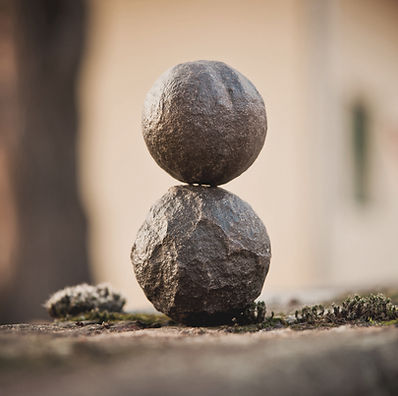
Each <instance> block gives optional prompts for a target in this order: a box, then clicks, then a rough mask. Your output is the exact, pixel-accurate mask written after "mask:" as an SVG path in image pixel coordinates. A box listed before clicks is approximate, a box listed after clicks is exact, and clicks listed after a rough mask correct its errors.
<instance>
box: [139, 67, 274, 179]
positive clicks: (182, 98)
mask: <svg viewBox="0 0 398 396" xmlns="http://www.w3.org/2000/svg"><path fill="white" fill-rule="evenodd" d="M142 126H143V135H144V138H145V142H146V144H147V146H148V149H149V152H150V153H151V155H152V157H153V158H154V159H155V161H156V162H157V163H158V165H159V166H160V167H161V168H163V169H164V170H165V171H167V172H168V173H169V174H170V175H171V176H173V177H175V178H176V179H178V180H181V181H183V182H187V183H198V184H208V185H219V184H224V183H227V182H228V181H230V180H232V179H234V178H235V177H237V176H239V175H240V174H241V173H243V172H244V171H245V170H246V169H247V168H249V166H250V165H251V164H252V163H253V162H254V160H255V159H256V158H257V156H258V154H259V153H260V151H261V148H262V147H263V145H264V141H265V136H266V132H267V119H266V113H265V107H264V102H263V99H262V97H261V96H260V94H259V93H258V91H257V89H256V88H255V87H254V85H253V84H252V83H251V82H250V81H249V80H248V79H247V78H246V77H244V76H243V75H242V74H240V73H239V72H238V71H236V70H234V69H232V68H231V67H229V66H228V65H226V64H225V63H223V62H214V61H196V62H188V63H183V64H180V65H177V66H174V67H173V68H171V69H170V70H168V71H166V72H165V73H164V74H163V75H162V76H161V77H160V78H159V79H158V80H157V81H156V83H155V84H154V86H153V87H152V88H151V90H150V91H149V92H148V94H147V97H146V99H145V104H144V111H143V117H142Z"/></svg>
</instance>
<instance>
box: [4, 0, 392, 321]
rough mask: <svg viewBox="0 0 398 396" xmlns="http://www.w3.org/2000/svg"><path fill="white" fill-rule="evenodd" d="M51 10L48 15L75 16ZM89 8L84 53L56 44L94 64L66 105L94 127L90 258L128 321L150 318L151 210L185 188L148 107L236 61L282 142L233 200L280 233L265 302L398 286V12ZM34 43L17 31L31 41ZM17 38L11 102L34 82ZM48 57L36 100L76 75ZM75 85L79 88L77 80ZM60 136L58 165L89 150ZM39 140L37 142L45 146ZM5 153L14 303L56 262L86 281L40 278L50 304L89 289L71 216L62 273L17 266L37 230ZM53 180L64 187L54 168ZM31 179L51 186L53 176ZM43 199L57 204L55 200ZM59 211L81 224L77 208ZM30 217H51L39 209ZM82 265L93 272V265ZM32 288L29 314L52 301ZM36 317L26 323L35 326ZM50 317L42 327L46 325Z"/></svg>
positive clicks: (86, 178)
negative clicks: (172, 80) (200, 65)
mask: <svg viewBox="0 0 398 396" xmlns="http://www.w3.org/2000/svg"><path fill="white" fill-rule="evenodd" d="M41 2H42V3H44V4H45V5H46V4H47V6H48V4H49V3H52V4H61V5H62V4H63V5H65V3H68V2H67V1H64V2H62V1H60V0H58V1H55V0H54V1H53V2H49V1H47V2H46V1H44V0H41V1H38V3H41ZM22 3H29V2H27V1H25V2H23V1H22ZM31 3H32V4H33V3H34V4H38V3H35V2H31ZM81 4H82V6H83V5H84V3H81ZM85 5H86V7H85V12H84V14H82V15H85V18H84V19H81V21H84V22H80V23H81V24H82V26H84V29H83V31H84V32H85V35H84V34H83V32H82V33H81V34H82V36H81V38H80V40H77V42H75V44H73V46H72V44H68V43H65V41H63V42H62V41H61V42H59V43H58V44H57V43H56V42H55V41H51V43H53V45H55V46H56V48H57V51H56V53H59V54H60V56H64V57H65V61H67V60H68V59H71V52H68V51H70V50H71V48H75V51H77V53H79V45H81V44H82V43H85V45H84V51H83V52H82V53H81V54H80V56H79V57H78V58H76V59H78V63H74V64H78V65H80V67H79V68H78V72H77V75H76V76H75V77H76V80H73V78H72V79H71V77H66V74H63V75H62V76H58V77H59V78H60V79H61V80H62V78H66V79H67V81H68V83H67V84H65V85H62V86H56V88H55V90H56V92H57V93H58V94H59V95H62V94H63V93H64V92H65V90H66V89H67V88H68V87H74V88H76V92H72V94H73V95H75V96H74V99H75V105H76V111H77V112H78V114H80V123H79V124H78V125H79V129H78V130H79V134H78V135H77V137H76V138H77V141H73V139H72V141H71V142H69V143H68V147H69V148H70V150H72V151H69V152H70V153H73V152H74V151H73V150H74V148H76V149H77V153H78V157H77V164H78V168H77V169H78V171H77V172H76V174H75V176H76V177H75V185H76V186H78V188H79V196H80V198H81V202H82V204H83V208H84V212H85V214H86V216H87V221H88V234H87V238H88V239H87V241H88V243H87V245H86V247H87V251H88V257H89V260H88V261H89V266H90V270H91V276H92V280H93V281H94V282H99V281H109V282H111V283H112V284H113V285H114V286H115V287H117V288H118V289H120V290H121V291H122V292H123V293H125V294H126V295H127V296H128V302H129V304H128V308H131V309H146V308H148V307H149V306H150V305H149V303H148V302H147V300H146V298H145V296H144V295H143V293H142V291H141V290H140V288H139V286H138V285H137V283H136V281H135V277H134V275H133V271H132V266H131V264H130V260H129V254H130V249H131V245H132V243H133V241H134V238H135V235H136V233H137V230H138V228H139V226H140V225H141V223H142V222H143V221H144V219H145V216H146V213H147V212H148V210H149V207H150V206H151V205H152V203H153V202H154V201H156V200H157V199H159V198H160V197H161V196H162V195H163V194H164V193H165V192H166V191H167V189H168V187H169V186H172V185H174V184H178V182H177V181H175V180H173V179H172V178H171V177H169V176H168V175H167V174H166V173H165V172H164V171H162V170H161V169H160V168H159V167H158V166H157V165H156V164H155V162H154V161H153V160H152V158H151V157H150V155H149V153H148V151H147V149H146V147H145V144H144V141H143V138H142V136H141V130H140V116H141V108H142V104H143V100H144V97H145V94H146V92H147V91H148V89H149V88H150V87H151V85H152V84H153V82H154V81H155V80H156V78H157V77H158V76H159V75H160V74H161V73H162V72H163V71H165V70H166V69H168V68H169V67H172V66H173V65H175V64H177V63H181V62H185V61H192V60H197V59H211V60H220V61H224V62H226V63H227V64H229V65H231V66H232V67H234V68H236V69H237V70H239V71H240V72H242V73H243V74H244V75H246V76H247V77H248V78H249V79H250V80H251V81H252V82H253V83H254V84H255V85H256V87H257V88H258V90H259V92H260V93H261V94H262V96H263V98H264V101H265V104H266V108H267V112H268V119H269V129H268V136H267V140H266V143H265V146H264V149H263V151H262V152H261V154H260V156H259V158H258V159H257V161H256V162H255V163H254V164H253V166H252V167H251V168H250V169H249V170H248V171H247V172H245V173H244V174H243V175H241V176H240V177H239V178H238V179H236V180H234V181H232V182H230V183H228V184H227V185H225V186H224V188H226V189H228V190H230V191H232V192H233V193H236V194H237V195H239V196H240V197H241V198H243V199H244V200H246V201H248V202H249V203H250V204H251V205H252V207H253V208H254V209H255V211H256V212H257V213H258V214H259V216H260V217H261V218H262V219H263V221H264V223H265V224H266V226H267V228H268V231H269V234H270V237H271V242H272V248H273V259H272V262H271V268H270V272H269V275H268V277H267V280H266V283H265V287H264V292H265V294H267V293H272V292H275V293H276V292H277V293H284V292H288V291H289V290H293V289H299V288H314V287H318V288H320V287H347V288H352V289H355V288H361V287H379V286H383V285H388V284H391V283H395V284H396V283H397V280H398V249H397V248H396V245H397V235H398V74H397V70H398V45H397V44H398V24H397V23H396V21H397V20H398V3H397V2H396V1H394V0H323V1H318V0H287V1H283V2H282V1H277V0H263V1H254V0H248V1H244V2H243V1H233V0H229V1H224V0H220V1H216V2H215V1H208V0H203V1H195V2H194V1H182V0H168V1H161V0H150V1H149V0H147V1H139V0H131V1H129V0H113V1H106V0H91V1H89V2H87V3H85ZM32 7H34V6H32ZM83 8H84V7H83ZM60 10H61V11H58V13H59V15H61V16H59V17H58V18H61V20H62V17H65V15H68V12H66V11H65V10H63V8H60ZM62 10H63V11H62ZM48 18H49V20H51V21H53V22H52V24H50V25H51V26H52V27H53V29H55V27H57V26H59V24H60V19H58V20H55V22H54V16H53V15H52V14H51V13H50V15H49V16H48ZM30 19H31V18H30V17H29V20H30ZM7 20H8V19H7ZM36 23H39V22H37V21H36ZM76 23H77V22H76V21H75V22H70V23H69V29H71V30H72V31H74V32H76V31H79V28H78V26H80V25H79V23H77V24H76ZM62 26H66V25H62ZM21 29H22V28H21V27H20V26H19V25H18V24H16V33H18V34H19V33H20V31H21ZM55 31H56V32H58V33H59V31H60V30H59V29H55ZM66 31H68V29H66ZM65 34H67V33H64V35H65ZM17 36H18V35H17ZM17 36H14V35H13V34H9V36H7V37H8V39H7V38H5V37H6V34H4V32H3V33H2V37H3V42H5V43H8V44H7V45H8V47H7V48H8V49H9V53H8V57H7V59H9V60H12V59H14V58H15V59H16V61H15V64H13V63H12V62H11V61H10V62H9V65H8V68H7V70H8V71H7V73H9V74H8V75H7V76H8V77H6V78H5V77H4V76H5V75H6V74H5V72H4V71H3V68H2V69H1V79H2V80H1V81H2V83H1V84H2V87H7V86H9V85H10V84H11V83H12V81H15V85H16V86H18V79H20V71H18V72H15V70H20V68H19V69H18V59H20V58H18V56H17V57H14V55H12V51H13V48H14V47H16V48H19V47H18V45H19V44H18V42H17V43H16V44H15V43H14V44H10V42H11V43H12V42H13V40H15V38H14V37H17ZM60 36H61V37H64V36H63V35H62V34H60ZM46 37H47V36H46V35H45V36H44V37H43V38H42V39H46ZM49 37H52V39H51V40H55V39H54V38H53V37H56V35H55V36H54V32H53V31H52V32H51V34H50V33H49ZM47 40H49V39H48V38H47ZM10 54H11V55H10ZM42 54H43V55H42V56H44V57H45V59H47V61H48V62H49V65H48V69H46V73H42V74H40V75H35V76H34V77H35V79H36V86H35V90H36V92H40V89H42V85H43V84H44V83H45V82H48V81H49V75H48V73H50V74H51V73H55V72H56V71H57V70H59V69H60V68H62V64H63V63H62V62H60V63H57V62H55V61H54V57H53V53H52V52H51V51H50V50H49V48H47V47H46V48H44V49H43V52H42ZM62 54H64V55H62ZM65 54H67V55H65ZM25 66H27V67H29V64H26V65H25ZM72 69H73V68H72ZM63 73H66V72H65V71H63ZM69 73H70V74H71V75H72V76H74V75H75V74H76V73H75V74H73V73H74V71H73V70H72V71H71V69H69ZM11 77H12V78H11ZM68 78H69V79H68ZM50 85H51V86H54V84H50ZM4 92H6V93H5V94H2V106H3V107H4V106H6V107H7V106H8V107H9V109H11V108H15V107H16V106H13V105H12V103H13V100H14V99H13V97H14V96H15V95H14V94H13V93H14V92H15V90H14V89H12V87H11V88H9V89H8V91H4ZM18 92H19V96H21V93H20V91H18ZM13 95H14V96H13ZM22 96H23V95H22ZM28 104H29V105H30V106H36V110H35V111H39V110H40V112H41V113H42V114H43V117H44V119H46V117H45V114H47V118H51V117H54V114H55V113H54V111H53V110H52V108H51V105H52V101H50V102H49V103H44V104H43V103H41V102H39V101H37V98H31V99H30V100H29V101H28ZM39 104H40V109H37V106H39ZM72 107H73V105H72ZM7 114H11V113H10V111H7ZM56 114H57V117H56V119H57V120H60V121H59V123H58V124H60V123H61V120H63V121H62V123H64V122H67V119H68V117H69V119H70V117H72V118H73V116H71V114H70V113H69V116H68V115H66V114H62V115H60V114H59V113H56ZM15 118H16V120H17V121H19V120H20V118H19V117H15ZM15 128H17V127H15ZM2 129H3V127H2ZM54 129H57V128H56V126H54V124H50V125H49V126H48V133H49V136H51V139H52V140H51V141H49V145H48V150H52V149H53V150H54V153H57V151H56V149H57V147H58V148H59V146H60V143H59V142H60V141H62V139H63V137H64V136H65V135H66V134H68V133H72V136H73V130H75V125H74V124H73V123H72V124H67V126H66V127H65V130H63V131H62V132H59V135H57V134H54V133H52V134H51V131H54ZM4 130H6V129H4ZM71 131H72V132H71ZM27 133H28V132H27ZM29 133H32V140H33V141H35V139H36V138H35V137H34V135H33V132H30V131H29ZM1 136H2V138H3V136H6V134H4V133H2V135H1ZM69 136H70V135H69ZM4 141H5V140H4V139H3V140H2V141H1V142H0V143H1V146H0V166H1V170H0V186H1V200H2V209H1V210H2V212H1V214H2V217H1V220H2V224H3V225H2V226H1V232H2V236H1V238H2V241H1V243H2V252H1V262H0V279H1V280H2V281H1V280H0V287H2V288H3V290H6V289H7V290H10V286H9V285H14V286H13V287H12V288H11V289H12V293H17V290H18V289H17V286H15V285H16V284H15V279H16V278H15V275H13V274H15V268H16V267H18V268H22V269H23V270H24V269H25V268H26V267H27V266H29V265H30V266H33V268H36V269H38V270H37V271H39V269H40V268H41V265H42V264H39V263H41V262H42V261H43V260H44V259H45V260H50V261H51V264H52V265H53V267H54V269H56V268H58V267H63V268H65V267H66V268H67V271H66V272H68V273H69V274H74V276H72V275H68V276H69V278H68V277H66V275H62V276H61V275H60V276H58V280H57V282H55V280H54V279H53V278H51V277H48V276H47V274H46V272H45V270H43V271H44V272H41V270H40V271H39V272H40V274H41V277H42V278H43V279H44V283H45V286H44V285H42V284H40V290H41V294H40V296H38V297H37V298H36V300H37V301H38V299H40V298H43V296H44V295H46V293H47V294H48V293H49V292H50V291H53V290H56V289H57V288H58V287H59V284H61V283H63V284H68V283H70V282H72V281H73V282H75V281H76V282H77V281H81V280H85V279H87V278H88V274H86V273H79V271H78V270H77V269H76V265H75V266H74V265H73V264H72V262H73V263H74V264H76V263H77V262H79V264H78V266H77V267H78V268H84V267H85V266H86V264H85V259H82V260H81V261H79V259H76V257H75V256H72V254H71V252H78V250H76V246H77V245H78V243H77V242H76V240H73V239H71V238H70V237H68V238H65V237H64V235H62V232H63V231H62V230H64V229H65V227H66V228H68V225H69V224H70V222H71V220H70V219H71V218H72V217H71V213H68V214H67V215H66V216H65V217H59V218H57V219H54V221H55V224H56V227H55V228H51V227H50V228H49V229H50V230H51V232H50V235H52V236H54V239H59V238H61V239H62V240H63V241H64V245H63V246H64V250H62V251H60V250H58V252H59V253H58V256H57V257H58V258H54V257H51V258H48V257H47V256H46V254H47V253H45V252H44V251H40V252H37V254H34V255H32V254H29V256H28V258H25V259H21V260H19V264H18V265H17V264H16V263H17V261H15V254H13V253H12V252H15V251H18V249H20V248H19V247H18V246H20V242H19V241H20V240H21V235H22V231H21V229H20V227H21V226H18V224H19V222H18V221H17V220H15V218H16V219H18V218H21V217H22V218H26V214H24V212H21V209H20V208H19V207H18V205H17V204H15V202H18V199H17V198H16V197H15V192H13V191H14V190H13V188H12V184H13V183H12V180H13V176H12V175H11V176H10V172H9V171H8V170H7V163H8V162H7V161H6V160H5V158H8V157H10V155H9V154H8V153H10V150H8V149H7V147H9V146H10V144H8V146H6V144H5V143H4ZM57 142H58V143H57ZM15 144H17V143H15ZM24 150H26V148H24ZM54 155H55V157H58V155H59V154H54ZM74 160H75V158H74V157H73V155H71V156H70V157H63V162H65V161H66V163H68V164H69V165H70V166H72V167H73V163H74ZM11 162H12V161H11ZM46 169H48V172H49V173H50V174H52V175H58V169H57V166H56V165H54V162H51V164H50V163H49V165H48V167H47V168H46ZM32 172H33V171H32ZM31 177H34V178H35V180H41V177H42V175H40V174H39V173H37V174H32V175H31ZM54 177H55V176H54ZM58 178H59V177H58ZM56 179H57V178H56ZM62 179H63V178H62ZM73 186H74V184H73V182H72V181H70V183H69V184H65V185H63V187H62V186H61V184H60V185H57V184H54V185H52V188H53V189H54V190H53V192H52V193H51V197H53V198H52V199H50V200H49V201H50V202H53V201H54V200H56V202H60V200H62V199H63V198H62V197H64V196H65V194H67V192H70V191H73V188H74V187H73ZM40 187H43V188H42V189H41V191H42V193H44V194H48V193H46V192H45V191H46V188H47V186H45V185H43V186H40ZM37 188H39V186H37ZM54 191H55V192H54ZM59 192H60V194H58V193H59ZM7 194H8V195H7ZM13 194H14V196H13ZM19 194H20V195H21V194H22V196H23V195H24V194H25V192H20V193H19ZM30 194H31V192H30ZM17 195H18V193H17ZM25 195H26V194H25ZM72 195H73V194H72ZM72 198H73V197H72ZM72 201H73V199H72ZM47 206H48V207H51V204H47ZM57 207H58V209H57V210H58V211H59V212H61V213H64V214H66V212H65V210H64V206H62V205H58V206H57ZM30 213H36V214H37V213H38V212H36V208H31V209H30ZM40 213H42V212H40ZM73 213H79V209H78V208H77V209H76V210H75V211H74V212H73ZM37 224H38V225H39V226H38V228H36V230H35V232H34V233H36V234H41V233H43V232H47V231H44V230H45V229H46V230H47V229H48V225H45V224H42V223H40V220H38V223H37ZM18 227H19V228H18ZM84 227H85V226H84V224H83V223H82V224H81V225H80V226H79V227H75V226H73V227H72V226H71V227H70V229H75V230H77V229H80V232H83V233H82V234H76V235H78V237H77V238H75V239H77V240H78V241H83V242H84V241H85V231H84V230H85V228H84ZM82 230H83V231H82ZM30 232H32V230H31V231H30ZM24 243H27V242H24ZM51 244H53V242H51V241H50V240H49V243H48V244H46V243H44V244H43V249H46V246H47V247H48V246H51ZM28 245H29V243H28ZM7 249H8V250H7ZM79 249H80V248H79ZM5 252H9V253H7V254H5ZM10 252H11V253H10ZM77 254H78V256H79V255H80V257H81V258H82V257H84V254H85V253H84V252H83V251H82V252H80V253H77ZM65 262H68V263H71V265H70V266H69V265H67V264H65ZM37 271H36V272H37ZM22 272H23V271H22ZM54 272H55V273H56V270H54ZM29 276H30V278H29V279H30V280H32V282H33V283H32V282H31V283H32V284H33V286H32V289H31V290H29V291H28V293H25V291H21V290H18V292H19V293H21V295H22V299H25V300H26V299H30V300H32V298H33V297H32V296H33V295H34V294H35V291H34V289H36V288H37V285H36V284H35V282H36V279H35V278H34V277H33V275H29ZM13 279H14V281H13ZM13 282H14V283H13ZM42 283H43V282H42ZM9 294H10V292H8V295H9ZM36 294H37V293H36ZM36 300H35V304H36V305H37V301H36ZM32 301H33V300H32ZM42 314H44V311H43V312H42ZM32 315H33V314H32V313H30V311H25V316H26V318H29V317H31V316H32ZM39 315H40V312H37V311H34V316H39ZM0 320H1V318H0Z"/></svg>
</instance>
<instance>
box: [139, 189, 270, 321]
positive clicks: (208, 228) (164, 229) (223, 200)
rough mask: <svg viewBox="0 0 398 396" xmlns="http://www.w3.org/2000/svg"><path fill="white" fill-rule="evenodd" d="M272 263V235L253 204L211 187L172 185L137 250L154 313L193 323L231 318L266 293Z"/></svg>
mask: <svg viewBox="0 0 398 396" xmlns="http://www.w3.org/2000/svg"><path fill="white" fill-rule="evenodd" d="M270 258H271V250H270V241H269V238H268V235H267V231H266V229H265V227H264V224H263V223H262V221H261V220H260V218H259V217H258V216H257V215H256V213H255V212H254V211H253V209H252V208H251V207H250V205H248V204H247V203H246V202H244V201H242V200H241V199H240V198H239V197H237V196H236V195H234V194H232V193H230V192H228V191H226V190H223V189H221V188H213V187H204V186H176V187H171V188H170V189H169V190H168V192H167V193H166V194H165V195H164V196H163V197H162V198H161V199H160V200H159V201H158V202H156V203H155V204H154V205H153V206H152V208H151V209H150V212H149V215H148V216H147V218H146V221H145V222H144V224H143V225H142V226H141V228H140V230H139V232H138V235H137V239H136V241H135V243H134V246H133V249H132V253H131V259H132V262H133V265H134V269H135V273H136V277H137V280H138V283H139V284H140V286H141V287H142V289H143V290H144V292H145V294H146V296H147V297H148V299H149V300H150V301H151V302H152V303H153V305H154V306H155V308H156V309H158V310H159V311H161V312H163V313H165V314H166V315H168V316H170V317H171V318H173V319H174V320H176V321H179V322H183V323H187V324H212V323H214V324H215V323H227V322H228V321H230V320H231V319H232V318H233V317H234V316H235V315H236V314H238V313H239V312H241V311H242V310H243V309H245V308H246V307H247V306H248V305H249V304H251V303H252V302H253V301H254V300H255V298H256V297H258V296H259V294H260V292H261V289H262V286H263V283H264V279H265V276H266V274H267V272H268V268H269V263H270Z"/></svg>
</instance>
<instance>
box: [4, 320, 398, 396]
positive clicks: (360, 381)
mask: <svg viewBox="0 0 398 396" xmlns="http://www.w3.org/2000/svg"><path fill="white" fill-rule="evenodd" d="M397 357H398V328H397V326H396V325H390V326H371V327H363V326H362V327H358V326H340V327H335V328H330V329H313V330H304V331H295V330H292V329H289V328H285V329H278V330H272V331H267V330H265V329H264V330H259V331H256V332H243V333H231V332H229V331H227V330H226V329H225V328H201V327H196V328H192V327H183V326H165V327H161V328H146V329H142V328H141V327H140V326H139V325H137V323H136V322H134V321H130V322H129V321H119V322H115V323H105V322H104V323H102V324H99V323H94V322H58V323H57V322H54V323H41V324H18V325H3V326H0V394H1V395H2V396H8V395H13V396H17V395H26V394H29V395H30V396H34V395H42V396H47V395H51V396H53V395H60V396H62V395H82V396H83V395H98V396H102V395H132V394H134V395H159V394H160V395H187V394H189V395H199V394H200V395H221V394H227V395H293V394H294V395H397V394H398V359H397Z"/></svg>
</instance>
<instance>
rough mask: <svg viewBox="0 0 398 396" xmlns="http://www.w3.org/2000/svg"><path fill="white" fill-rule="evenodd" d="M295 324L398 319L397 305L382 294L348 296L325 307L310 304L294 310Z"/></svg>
mask: <svg viewBox="0 0 398 396" xmlns="http://www.w3.org/2000/svg"><path fill="white" fill-rule="evenodd" d="M295 317H296V324H308V325H316V326H321V325H330V326H336V325H342V324H377V323H381V322H389V321H394V320H396V319H398V306H396V305H395V304H393V303H392V302H391V299H390V298H389V297H386V296H385V295H384V294H381V293H379V294H369V295H366V296H359V295H358V294H355V295H353V296H348V297H347V298H345V299H344V300H343V302H342V303H341V304H340V305H339V304H334V303H332V304H331V305H330V307H328V308H327V309H325V308H324V307H323V306H322V305H312V306H309V307H308V306H307V307H304V308H302V309H301V310H299V311H296V314H295Z"/></svg>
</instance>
